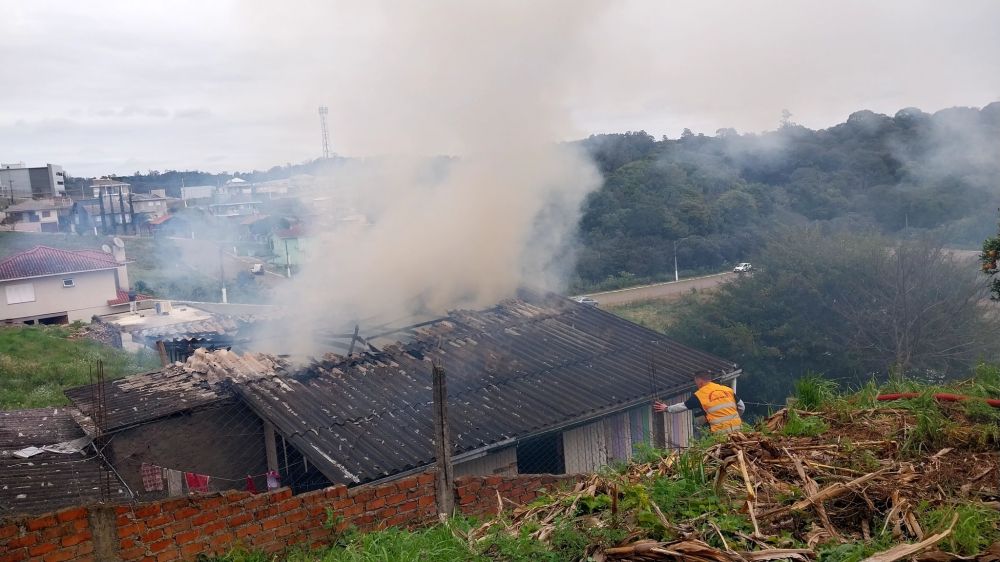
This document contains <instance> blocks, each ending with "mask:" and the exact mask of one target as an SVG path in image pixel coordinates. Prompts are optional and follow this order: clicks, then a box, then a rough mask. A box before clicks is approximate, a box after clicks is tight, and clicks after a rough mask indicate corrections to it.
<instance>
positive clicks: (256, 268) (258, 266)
mask: <svg viewBox="0 0 1000 562" xmlns="http://www.w3.org/2000/svg"><path fill="white" fill-rule="evenodd" d="M250 273H253V274H254V275H264V264H262V263H255V264H253V265H251V266H250Z"/></svg>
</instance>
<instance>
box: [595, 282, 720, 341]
mask: <svg viewBox="0 0 1000 562" xmlns="http://www.w3.org/2000/svg"><path fill="white" fill-rule="evenodd" d="M708 298H710V296H709V295H707V294H706V293H704V292H701V293H697V294H691V295H685V296H684V297H683V298H672V299H653V300H645V301H635V302H630V303H626V304H612V305H606V306H602V307H601V308H603V309H605V310H607V311H608V312H610V313H612V314H615V315H617V316H621V317H622V318H624V319H626V320H629V321H631V322H635V323H636V324H638V325H640V326H644V327H646V328H649V329H650V330H655V331H657V332H660V333H666V332H667V330H669V329H670V328H672V327H673V326H674V324H675V323H676V322H677V319H678V318H679V317H680V311H681V310H683V309H684V307H687V306H690V303H691V302H692V301H694V302H700V301H703V300H705V299H708Z"/></svg>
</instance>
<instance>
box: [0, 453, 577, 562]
mask: <svg viewBox="0 0 1000 562" xmlns="http://www.w3.org/2000/svg"><path fill="white" fill-rule="evenodd" d="M434 481H435V475H434V473H433V472H432V471H430V472H425V473H422V474H419V475H416V476H410V477H408V478H403V479H400V480H396V481H393V482H388V483H384V484H379V485H368V486H359V487H356V488H351V489H348V488H346V487H345V486H343V485H339V486H333V487H330V488H325V489H322V490H316V491H314V492H308V493H305V494H300V495H297V496H293V495H292V493H291V490H289V489H288V488H283V489H281V490H277V491H274V492H270V493H264V494H251V493H249V492H223V493H218V494H206V495H194V496H191V497H184V498H177V499H170V500H160V501H155V502H150V503H140V504H135V505H124V506H117V507H114V506H84V507H71V508H67V509H63V510H61V511H57V512H54V513H49V514H44V515H38V516H31V517H21V518H9V519H4V520H0V562H20V561H24V560H28V561H42V562H60V561H64V560H77V561H80V562H92V561H95V560H100V561H101V562H104V561H109V562H110V561H125V562H131V561H140V560H155V561H157V562H170V561H175V560H195V559H196V558H197V557H198V556H199V555H205V556H211V555H213V554H222V553H225V552H228V551H230V550H232V549H233V548H235V547H237V546H243V547H246V548H249V549H253V550H263V551H266V552H270V553H276V552H281V551H283V550H286V549H288V548H290V547H294V546H311V547H317V546H322V545H326V544H329V543H330V542H332V540H334V538H335V535H336V533H338V532H340V531H343V530H344V529H345V528H347V526H348V525H353V526H355V527H357V528H359V529H361V530H374V529H377V528H385V527H389V526H408V527H413V526H419V525H425V524H428V523H431V522H433V521H435V520H436V519H437V513H436V512H437V508H436V506H435V493H434V492H435V484H434ZM571 482H575V479H574V478H571V477H558V476H551V475H545V476H537V475H535V476H513V477H501V476H489V477H465V478H458V479H456V481H455V490H454V493H455V504H456V506H457V509H458V510H459V511H460V512H461V513H464V514H469V515H473V514H476V515H482V514H487V513H496V510H497V497H498V495H499V496H500V497H502V498H505V499H508V500H510V501H512V502H515V503H518V504H524V503H528V502H530V501H532V500H534V499H535V498H536V497H537V496H538V494H539V490H540V489H541V488H545V487H548V488H552V487H553V486H555V485H558V484H560V483H566V484H567V485H569V483H571ZM331 518H333V519H331ZM334 521H336V524H335V525H331V524H330V523H332V522H334Z"/></svg>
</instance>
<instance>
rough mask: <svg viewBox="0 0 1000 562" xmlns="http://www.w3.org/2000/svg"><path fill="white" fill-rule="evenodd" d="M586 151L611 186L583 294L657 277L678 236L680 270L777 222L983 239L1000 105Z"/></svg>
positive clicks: (589, 222) (593, 222)
mask: <svg viewBox="0 0 1000 562" xmlns="http://www.w3.org/2000/svg"><path fill="white" fill-rule="evenodd" d="M584 146H585V147H586V148H587V149H588V150H589V151H590V153H591V154H592V155H593V157H594V159H595V161H596V162H597V164H598V167H599V168H600V170H601V171H602V172H603V173H604V174H605V178H606V181H605V184H604V186H603V188H602V189H600V190H599V191H598V192H596V193H594V194H592V196H591V197H590V198H589V199H588V201H587V203H586V207H585V210H584V211H585V212H584V216H583V219H582V221H581V224H580V226H581V233H582V239H583V242H584V248H583V250H582V252H581V254H580V259H579V264H578V268H577V272H578V280H577V283H578V285H580V286H581V287H584V286H595V284H600V283H602V282H605V281H606V280H608V279H609V278H611V279H614V278H617V277H620V276H623V275H624V276H626V277H630V278H634V279H639V280H646V279H657V278H663V277H665V276H666V275H667V274H668V273H672V272H673V255H674V254H673V251H674V249H673V243H674V241H679V243H678V245H677V255H678V261H679V265H680V267H681V268H682V269H685V270H697V271H704V270H711V269H716V270H717V269H719V268H721V267H723V266H725V265H730V264H732V263H734V262H739V261H746V260H748V259H750V257H751V256H752V255H753V254H754V253H755V252H756V250H757V249H758V248H759V247H760V245H761V244H762V241H764V240H766V239H767V238H769V237H770V236H771V235H772V232H773V227H774V226H775V225H802V224H806V223H809V222H817V223H820V224H821V225H822V227H823V228H824V229H825V230H828V231H842V230H852V229H853V230H857V229H869V230H875V231H879V232H881V233H884V234H887V235H892V236H893V237H909V236H912V235H914V234H918V233H921V232H928V231H930V232H933V233H935V235H936V236H937V237H938V238H940V239H944V240H946V241H949V242H953V243H956V244H962V245H966V246H975V245H978V244H979V243H980V242H981V241H982V240H983V238H985V237H986V236H987V235H988V234H989V224H990V223H992V220H991V219H990V213H991V212H992V211H993V210H994V209H995V208H996V207H997V204H998V199H997V192H996V189H997V179H996V178H997V177H998V176H1000V103H993V104H990V105H989V106H987V107H985V108H983V109H982V110H976V109H969V108H954V109H948V110H944V111H939V112H937V113H935V114H934V115H928V114H926V113H923V112H921V111H919V110H916V109H904V110H901V111H899V112H898V113H897V114H896V115H895V116H893V117H888V116H885V115H879V114H875V113H872V112H870V111H860V112H857V113H854V114H852V115H851V116H850V117H849V118H848V120H847V122H845V123H842V124H840V125H837V126H835V127H831V128H829V129H824V130H818V131H813V130H810V129H807V128H805V127H801V126H798V125H795V124H793V123H787V122H786V123H784V124H783V125H782V127H781V128H779V129H778V130H777V131H773V132H769V133H765V134H761V135H738V134H736V133H735V132H734V131H732V130H720V131H719V133H718V134H717V136H714V137H707V136H703V135H692V134H685V135H683V136H682V137H681V138H680V139H678V140H668V139H663V140H660V141H655V140H654V139H653V138H652V137H651V136H649V135H647V134H646V133H644V132H641V131H640V132H637V133H627V134H623V135H601V136H594V137H591V138H590V139H588V140H587V141H585V142H584Z"/></svg>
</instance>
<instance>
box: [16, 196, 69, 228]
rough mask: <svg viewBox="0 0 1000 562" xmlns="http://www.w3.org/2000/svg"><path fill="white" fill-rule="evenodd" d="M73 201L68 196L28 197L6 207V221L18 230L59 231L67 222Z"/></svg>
mask: <svg viewBox="0 0 1000 562" xmlns="http://www.w3.org/2000/svg"><path fill="white" fill-rule="evenodd" d="M72 209H73V202H72V201H71V200H70V199H69V198H65V197H59V198H48V199H29V200H27V201H22V202H20V203H17V204H16V205H11V206H10V207H7V209H6V210H5V212H6V213H7V219H6V222H7V223H8V224H10V225H11V228H12V229H13V230H16V231H20V232H59V231H60V230H64V229H65V225H67V224H68V223H69V218H70V214H71V212H72Z"/></svg>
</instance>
